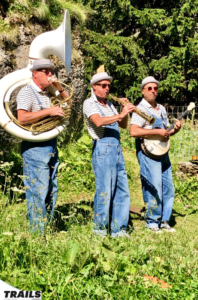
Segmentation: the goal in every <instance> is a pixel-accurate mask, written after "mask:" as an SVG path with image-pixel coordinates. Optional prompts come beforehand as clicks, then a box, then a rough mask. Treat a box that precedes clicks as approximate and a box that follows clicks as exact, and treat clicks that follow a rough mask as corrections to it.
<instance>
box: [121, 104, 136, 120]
mask: <svg viewBox="0 0 198 300" xmlns="http://www.w3.org/2000/svg"><path fill="white" fill-rule="evenodd" d="M134 110H135V105H133V104H132V103H128V104H126V105H125V106H123V109H122V112H121V114H120V115H121V116H122V118H123V117H125V116H126V115H128V113H131V112H133V111H134Z"/></svg>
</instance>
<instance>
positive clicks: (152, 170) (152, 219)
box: [130, 76, 181, 233]
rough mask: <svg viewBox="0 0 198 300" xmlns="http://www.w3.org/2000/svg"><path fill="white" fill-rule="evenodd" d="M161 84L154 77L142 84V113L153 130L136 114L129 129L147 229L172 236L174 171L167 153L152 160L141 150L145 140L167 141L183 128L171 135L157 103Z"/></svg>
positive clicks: (175, 130)
mask: <svg viewBox="0 0 198 300" xmlns="http://www.w3.org/2000/svg"><path fill="white" fill-rule="evenodd" d="M158 87H159V82H158V81H157V80H156V79H155V78H154V77H152V76H149V77H146V78H145V79H144V80H143V81H142V84H141V91H142V95H143V99H142V101H141V102H140V103H139V105H138V106H137V107H138V108H139V109H141V110H142V111H144V112H145V113H148V114H149V115H151V116H153V117H155V123H154V124H153V125H152V126H151V125H149V124H148V122H147V121H145V119H143V118H142V117H141V116H139V115H137V114H136V113H133V115H132V119H131V125H130V134H131V136H132V137H135V138H136V153H137V158H138V161H139V164H140V176H141V181H142V192H143V199H144V202H145V204H146V206H147V209H146V213H145V219H146V227H147V228H148V229H150V230H152V231H155V232H157V233H158V232H159V233H160V232H161V230H162V229H163V230H166V231H170V232H173V231H175V229H174V228H171V227H170V225H169V220H170V217H171V213H172V208H173V201H174V185H173V180H172V169H171V163H170V159H169V155H168V153H166V154H165V155H164V156H162V157H159V158H157V157H153V156H152V155H150V157H149V152H147V153H146V154H145V153H144V151H143V150H142V149H143V148H142V147H141V143H142V140H141V139H144V138H149V137H152V136H158V137H159V140H160V139H161V140H162V139H164V138H165V139H168V138H169V136H171V135H174V134H176V133H177V132H178V131H179V130H180V128H181V122H180V121H179V120H177V121H176V123H175V127H174V128H173V129H172V130H170V131H168V130H167V127H168V120H167V114H166V110H165V108H164V106H162V105H160V104H158V103H156V101H155V99H156V97H157V93H158Z"/></svg>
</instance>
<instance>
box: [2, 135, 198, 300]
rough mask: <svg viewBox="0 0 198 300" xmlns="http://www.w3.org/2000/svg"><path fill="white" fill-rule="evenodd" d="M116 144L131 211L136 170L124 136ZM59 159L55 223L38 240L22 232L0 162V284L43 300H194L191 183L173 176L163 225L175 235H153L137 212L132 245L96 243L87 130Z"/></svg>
mask: <svg viewBox="0 0 198 300" xmlns="http://www.w3.org/2000/svg"><path fill="white" fill-rule="evenodd" d="M173 139H174V138H173ZM121 142H122V147H123V153H124V157H125V162H126V169H127V174H128V178H129V187H130V194H131V205H132V206H134V207H136V208H140V209H141V208H143V206H144V204H143V200H142V192H141V183H140V178H139V165H138V162H137V159H136V156H135V149H134V142H133V140H132V139H131V138H130V137H129V134H128V132H127V131H123V132H122V141H121ZM170 155H171V158H172V164H173V174H175V171H176V170H177V159H175V157H174V155H172V154H171V151H170ZM60 159H61V163H60V167H59V169H60V170H59V175H58V176H59V196H58V201H57V206H56V213H55V220H54V222H53V224H51V225H49V226H48V227H47V228H46V232H45V235H43V236H40V235H36V234H30V233H29V231H28V229H29V221H28V219H27V209H26V200H24V197H23V196H21V195H20V194H21V193H22V191H21V187H20V184H17V185H16V186H15V187H14V188H13V187H12V186H9V184H10V183H9V182H11V179H12V176H13V174H12V173H10V170H11V169H9V168H11V167H12V166H10V165H7V169H6V166H5V167H4V168H3V165H5V162H4V164H3V162H1V170H2V169H3V171H2V174H4V176H5V175H7V178H5V177H4V178H5V179H6V181H7V182H8V183H7V187H6V188H5V189H4V185H2V193H1V197H0V198H1V200H0V278H1V279H2V280H4V281H6V282H7V283H9V284H11V285H13V286H15V287H17V288H19V289H22V290H34V291H36V290H41V291H42V299H44V300H52V299H57V300H65V299H72V300H78V299H97V300H99V299H101V300H104V299H108V300H112V299H116V300H117V299H120V300H121V299H122V300H126V299H129V300H133V299H143V300H145V299H170V300H173V299H177V300H178V299H182V300H183V299H185V300H191V299H198V235H197V232H198V210H197V208H198V200H197V187H198V183H197V180H196V178H194V180H193V181H192V180H191V181H189V180H186V181H181V179H180V178H178V177H176V176H175V175H174V183H175V187H176V199H175V203H174V208H173V215H172V218H171V222H170V223H171V225H172V226H174V228H175V229H176V232H175V233H170V232H163V233H161V234H156V233H152V232H150V231H148V230H147V229H146V228H145V221H144V219H143V213H142V216H140V215H137V214H134V213H131V214H130V222H129V227H128V233H129V235H130V236H131V239H126V238H124V237H122V238H114V239H113V238H111V237H110V236H107V237H105V238H103V239H101V238H99V237H97V236H94V235H93V234H92V216H93V196H94V176H93V174H92V170H91V139H90V138H89V136H88V135H87V133H86V131H84V133H83V136H82V137H81V138H80V139H79V140H78V141H77V142H75V143H72V144H70V145H68V146H67V148H66V149H60ZM2 174H1V176H2ZM19 175H20V174H19ZM19 180H20V176H19ZM181 187H182V189H181ZM9 188H11V190H12V193H11V195H12V199H11V197H10V196H8V195H10V190H9ZM180 190H182V193H181V192H180ZM192 199H193V201H192Z"/></svg>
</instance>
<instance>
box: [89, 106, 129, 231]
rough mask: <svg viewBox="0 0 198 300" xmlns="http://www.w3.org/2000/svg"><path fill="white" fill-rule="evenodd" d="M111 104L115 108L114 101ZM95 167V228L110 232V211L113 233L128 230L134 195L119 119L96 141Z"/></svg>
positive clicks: (94, 144)
mask: <svg viewBox="0 0 198 300" xmlns="http://www.w3.org/2000/svg"><path fill="white" fill-rule="evenodd" d="M96 105H97V104H96ZM107 105H109V106H110V108H111V104H107ZM97 107H98V109H99V111H100V112H101V115H102V116H105V115H104V113H103V112H102V110H101V109H100V107H99V105H97ZM111 109H112V108H111ZM112 111H113V110H112ZM92 166H93V172H94V175H95V183H96V193H95V197H94V221H93V222H94V228H95V230H104V231H105V232H106V230H107V228H108V226H109V225H110V224H109V213H111V225H110V228H111V232H112V233H117V232H119V231H121V230H125V229H126V227H127V225H128V219H129V207H130V195H129V188H128V181H127V174H126V171H125V163H124V158H123V155H122V149H121V146H120V133H119V128H118V123H117V122H115V123H113V124H111V125H106V126H105V131H104V137H103V138H101V139H100V140H97V141H96V140H95V141H93V154H92ZM110 211H111V212H110ZM110 228H109V230H110Z"/></svg>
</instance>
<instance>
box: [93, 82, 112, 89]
mask: <svg viewBox="0 0 198 300" xmlns="http://www.w3.org/2000/svg"><path fill="white" fill-rule="evenodd" d="M96 85H100V86H101V87H102V88H103V89H105V88H106V87H107V86H108V88H110V84H106V83H96Z"/></svg>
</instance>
